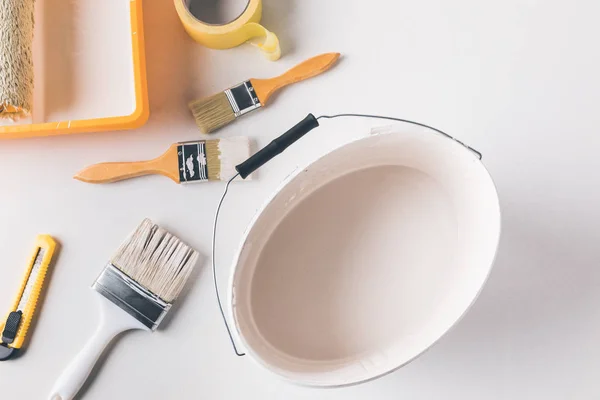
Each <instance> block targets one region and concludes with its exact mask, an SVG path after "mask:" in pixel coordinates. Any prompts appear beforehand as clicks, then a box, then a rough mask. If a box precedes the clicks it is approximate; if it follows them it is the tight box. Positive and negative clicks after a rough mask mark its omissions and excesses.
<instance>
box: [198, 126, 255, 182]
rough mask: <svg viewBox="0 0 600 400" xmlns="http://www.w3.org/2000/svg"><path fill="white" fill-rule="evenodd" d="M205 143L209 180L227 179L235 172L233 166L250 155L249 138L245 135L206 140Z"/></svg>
mask: <svg viewBox="0 0 600 400" xmlns="http://www.w3.org/2000/svg"><path fill="white" fill-rule="evenodd" d="M205 145H206V163H207V166H208V168H207V169H208V179H209V180H211V181H218V180H221V181H224V180H229V179H230V178H231V177H233V176H234V175H235V174H236V172H237V171H236V170H235V166H236V165H238V164H241V163H243V162H244V161H246V160H247V159H248V157H250V139H248V137H246V136H239V137H230V138H223V139H216V140H207V141H206V143H205Z"/></svg>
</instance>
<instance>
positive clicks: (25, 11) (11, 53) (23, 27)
mask: <svg viewBox="0 0 600 400" xmlns="http://www.w3.org/2000/svg"><path fill="white" fill-rule="evenodd" d="M34 1H35V0H0V119H11V120H13V121H16V120H18V119H20V118H23V117H27V116H29V115H30V114H31V103H32V98H33V55H32V44H33V24H34V20H33V19H34V17H33V10H34Z"/></svg>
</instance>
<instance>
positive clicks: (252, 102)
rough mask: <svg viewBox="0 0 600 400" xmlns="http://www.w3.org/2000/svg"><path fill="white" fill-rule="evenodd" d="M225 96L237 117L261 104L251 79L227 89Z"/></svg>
mask: <svg viewBox="0 0 600 400" xmlns="http://www.w3.org/2000/svg"><path fill="white" fill-rule="evenodd" d="M225 96H227V99H228V100H229V104H230V105H231V108H232V110H233V113H234V114H235V116H236V117H239V116H241V115H244V114H246V113H248V112H250V111H252V110H256V109H257V108H259V107H260V106H261V104H260V100H259V99H258V96H257V95H256V92H255V91H254V87H253V86H252V83H250V81H246V82H243V83H240V84H239V85H237V86H234V87H231V88H229V89H227V90H225Z"/></svg>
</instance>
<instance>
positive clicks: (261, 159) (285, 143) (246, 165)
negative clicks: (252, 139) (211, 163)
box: [235, 114, 319, 179]
mask: <svg viewBox="0 0 600 400" xmlns="http://www.w3.org/2000/svg"><path fill="white" fill-rule="evenodd" d="M317 126H319V121H317V119H316V118H315V116H314V115H312V114H308V115H307V116H306V118H304V119H303V120H302V121H300V122H298V123H297V124H296V125H294V126H293V127H292V128H291V129H290V130H288V131H287V132H286V133H284V134H283V135H281V136H279V137H278V138H277V139H274V140H273V141H272V142H271V143H269V144H268V145H266V146H265V147H263V148H262V149H260V150H259V151H258V152H257V153H256V154H254V155H253V156H252V157H250V158H249V159H247V160H246V161H244V162H243V163H241V164H240V165H237V166H236V167H235V169H236V170H237V172H239V174H240V176H241V177H242V179H246V177H247V176H248V175H250V174H251V173H253V172H254V171H256V170H257V169H259V168H260V167H262V166H263V165H265V164H266V163H267V162H268V161H270V160H271V159H273V158H274V157H275V156H277V155H278V154H281V153H282V152H283V151H284V150H285V149H287V148H288V147H290V146H291V145H292V144H293V143H294V142H296V141H297V140H298V139H300V138H301V137H302V136H304V135H306V134H307V133H308V132H310V131H311V130H313V129H315V128H316V127H317Z"/></svg>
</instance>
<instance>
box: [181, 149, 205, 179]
mask: <svg viewBox="0 0 600 400" xmlns="http://www.w3.org/2000/svg"><path fill="white" fill-rule="evenodd" d="M177 161H178V164H179V165H178V168H179V182H180V183H186V182H197V181H207V180H208V165H207V164H208V163H207V160H206V143H205V142H204V141H200V142H189V143H180V144H179V146H177Z"/></svg>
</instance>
